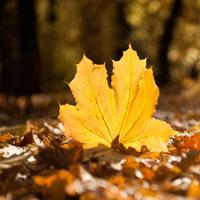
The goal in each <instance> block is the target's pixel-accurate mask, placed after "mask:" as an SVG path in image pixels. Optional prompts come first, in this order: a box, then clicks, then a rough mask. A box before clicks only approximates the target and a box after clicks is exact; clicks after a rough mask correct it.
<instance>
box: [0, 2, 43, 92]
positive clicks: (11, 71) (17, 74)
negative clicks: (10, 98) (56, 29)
mask: <svg viewBox="0 0 200 200" xmlns="http://www.w3.org/2000/svg"><path fill="white" fill-rule="evenodd" d="M9 4H10V5H9ZM0 25H1V29H0V34H1V37H0V54H1V62H2V72H1V86H0V87H1V90H2V91H3V92H5V93H7V94H15V95H30V94H32V93H36V92H39V53H38V44H37V34H36V19H35V0H29V1H27V0H11V1H9V2H7V1H6V3H4V5H2V7H1V17H0Z"/></svg>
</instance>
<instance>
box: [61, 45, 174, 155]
mask: <svg viewBox="0 0 200 200" xmlns="http://www.w3.org/2000/svg"><path fill="white" fill-rule="evenodd" d="M111 85H112V87H111V88H110V87H109V85H108V82H107V71H106V68H105V65H104V64H103V65H96V64H94V63H93V62H92V61H91V60H89V59H88V58H86V57H85V56H84V57H83V59H82V61H81V62H80V63H79V64H78V65H77V73H76V76H75V78H74V79H73V80H72V81H71V82H70V84H69V87H70V89H71V91H72V93H73V96H74V97H75V99H76V106H73V105H69V104H66V105H61V106H60V115H59V118H60V120H61V121H62V122H63V123H64V130H65V134H66V135H68V136H70V137H72V138H74V139H76V140H78V141H80V142H82V143H83V144H84V148H92V147H95V146H97V145H98V144H103V145H105V146H108V147H111V146H112V144H113V141H114V143H115V148H116V139H117V143H118V144H123V145H124V146H125V147H126V148H128V147H134V148H135V149H136V150H140V149H141V147H142V146H144V145H146V146H147V147H148V149H149V150H150V151H158V152H160V151H167V146H166V142H167V141H168V139H169V137H170V136H172V135H174V134H175V131H174V130H173V129H172V128H171V127H170V126H169V125H168V124H167V123H165V122H163V121H160V120H156V119H154V118H152V114H153V113H154V111H155V105H156V103H157V99H158V96H159V89H158V87H157V86H156V84H155V81H154V77H153V71H152V69H151V68H150V69H147V68H146V60H140V59H139V57H138V55H137V53H136V51H134V50H133V49H132V48H131V46H130V47H129V49H128V50H127V51H125V52H124V54H123V56H122V58H121V59H120V60H119V61H113V75H112V83H111Z"/></svg>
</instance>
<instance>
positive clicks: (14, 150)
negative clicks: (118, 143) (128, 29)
mask: <svg viewBox="0 0 200 200" xmlns="http://www.w3.org/2000/svg"><path fill="white" fill-rule="evenodd" d="M185 85H187V86H183V85H174V84H173V85H168V86H167V87H165V88H163V89H162V90H161V95H160V99H159V104H158V106H157V111H156V113H155V117H156V118H159V119H162V120H165V121H167V122H169V123H170V124H171V126H172V127H173V128H174V129H176V130H177V131H179V134H177V135H176V136H174V137H173V138H171V139H170V141H169V144H168V150H169V152H162V153H157V152H149V151H148V149H147V148H145V147H144V148H142V149H141V152H137V151H135V150H134V149H130V150H127V151H126V152H119V151H116V150H113V149H107V150H105V149H101V148H97V149H91V150H89V151H85V150H83V149H82V145H81V144H80V143H79V142H77V141H74V140H71V139H69V138H67V137H66V136H64V135H63V126H62V124H61V123H60V122H59V121H58V119H57V116H58V110H59V106H58V105H59V104H58V102H59V103H61V104H62V103H65V102H66V101H68V102H71V103H72V102H73V98H72V96H71V95H70V94H68V93H65V94H48V95H47V94H40V95H33V96H31V97H14V96H9V97H8V96H6V95H3V94H1V95H0V199H1V200H3V199H5V200H10V199H29V200H32V199H34V200H36V199H48V200H53V199H58V200H63V199H81V200H86V199H89V200H90V199H91V200H93V199H99V200H100V199H111V200H114V199H118V200H125V199H128V200H129V199H130V200H131V199H137V200H139V199H161V200H164V199H166V200H167V199H172V200H173V199H200V197H199V196H200V123H199V121H200V106H199V105H200V86H198V84H197V83H196V82H190V83H187V84H185ZM199 85H200V84H199Z"/></svg>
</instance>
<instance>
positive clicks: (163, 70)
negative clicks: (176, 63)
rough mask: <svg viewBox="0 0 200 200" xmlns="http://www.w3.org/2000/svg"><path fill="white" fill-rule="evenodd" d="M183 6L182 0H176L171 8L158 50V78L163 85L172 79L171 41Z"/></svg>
mask: <svg viewBox="0 0 200 200" xmlns="http://www.w3.org/2000/svg"><path fill="white" fill-rule="evenodd" d="M182 7H183V1H182V0H174V2H173V4H172V8H171V12H170V13H171V14H170V15H169V17H168V19H167V20H166V22H165V25H164V31H163V35H162V36H161V40H160V48H159V52H158V61H159V69H158V80H159V83H160V84H161V85H163V84H166V83H167V82H168V81H169V80H170V68H169V65H170V63H169V59H168V53H169V48H170V45H171V42H172V41H173V33H174V30H175V26H176V21H177V20H178V18H179V17H180V16H181V11H182Z"/></svg>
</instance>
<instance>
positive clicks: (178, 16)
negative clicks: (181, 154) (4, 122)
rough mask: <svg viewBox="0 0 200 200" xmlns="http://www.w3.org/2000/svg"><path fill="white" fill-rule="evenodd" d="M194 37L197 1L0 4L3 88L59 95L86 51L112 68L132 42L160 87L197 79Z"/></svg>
mask: <svg viewBox="0 0 200 200" xmlns="http://www.w3.org/2000/svg"><path fill="white" fill-rule="evenodd" d="M199 36H200V0H194V1H193V0H151V1H150V0H110V1H107V0H81V1H79V0H42V1H41V0H0V90H1V92H3V93H6V94H15V95H30V94H32V93H38V92H52V91H53V92H55V91H60V90H63V89H65V87H66V86H65V84H64V81H63V80H67V81H70V80H71V79H72V77H73V76H74V73H75V63H78V62H79V61H80V59H81V58H82V54H83V53H85V54H86V55H87V56H88V57H89V58H91V59H92V60H93V61H94V62H96V63H103V62H104V61H107V63H108V68H109V69H110V67H109V66H110V58H113V59H119V58H120V57H121V55H122V50H125V49H127V48H128V43H129V42H131V43H132V46H133V48H134V49H135V50H137V51H138V52H139V55H140V57H142V58H144V57H148V62H149V63H150V64H153V66H154V71H155V75H156V77H157V82H158V83H159V84H161V85H163V84H167V83H169V81H179V80H181V79H182V78H183V77H185V76H192V78H197V76H198V72H199V70H200V60H199V58H200V39H199ZM110 71H111V70H110Z"/></svg>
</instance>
